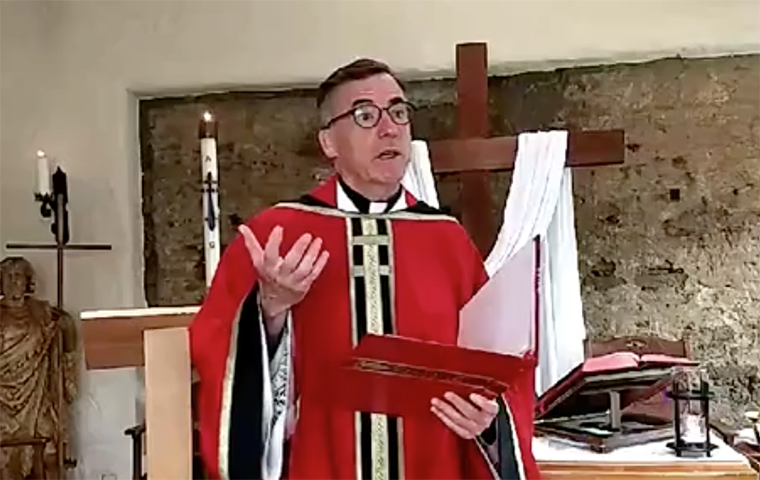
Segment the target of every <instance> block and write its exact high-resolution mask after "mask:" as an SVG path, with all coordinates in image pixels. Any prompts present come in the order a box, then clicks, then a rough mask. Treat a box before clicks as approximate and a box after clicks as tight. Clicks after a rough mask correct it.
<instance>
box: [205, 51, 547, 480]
mask: <svg viewBox="0 0 760 480" xmlns="http://www.w3.org/2000/svg"><path fill="white" fill-rule="evenodd" d="M318 105H319V107H320V116H321V122H322V126H321V129H320V131H319V141H320V145H321V147H322V150H323V152H324V154H325V156H326V157H327V158H329V159H330V161H331V162H332V164H333V167H334V170H335V172H336V173H335V175H334V176H333V177H331V178H330V179H328V180H327V181H326V182H324V183H322V184H321V185H319V186H317V187H316V188H315V189H314V190H313V191H311V192H310V193H309V194H307V195H305V196H304V197H302V198H300V199H298V200H296V201H291V202H283V203H280V204H277V205H274V206H273V207H270V208H268V209H266V210H264V211H263V212H261V213H259V214H258V215H256V216H254V217H253V218H251V219H250V220H248V221H247V222H246V223H245V225H242V226H241V228H240V232H241V234H240V235H239V236H238V237H237V238H235V240H234V241H233V242H232V243H231V244H230V245H229V247H228V248H227V249H226V250H225V252H224V255H223V257H222V260H221V262H220V264H219V267H218V270H217V273H216V275H215V277H214V279H213V283H212V285H211V288H210V290H209V292H208V295H207V297H206V299H205V301H204V303H203V305H202V307H201V310H200V311H199V313H198V315H197V317H196V318H195V319H194V321H193V323H192V325H191V327H190V335H191V354H192V362H193V366H194V368H195V370H196V372H197V373H198V376H199V382H200V384H199V397H198V402H199V405H198V411H199V422H200V451H201V454H202V458H203V462H204V465H205V468H206V470H207V473H208V475H209V476H210V477H212V478H222V479H232V478H235V479H277V478H292V479H298V478H314V479H327V478H330V479H333V478H335V479H400V478H407V479H441V478H450V479H453V478H462V479H464V478H467V479H471V478H472V479H476V478H503V479H509V480H512V479H528V478H530V479H534V478H538V476H539V475H538V469H537V467H536V463H535V460H534V458H533V455H532V452H531V440H532V437H533V423H532V420H533V401H534V393H533V392H534V389H533V376H532V372H530V374H529V375H526V376H525V378H523V379H521V380H519V381H517V382H515V383H514V384H513V385H510V388H509V390H508V391H507V393H505V394H504V395H503V396H502V397H500V398H498V399H497V400H496V401H489V400H486V399H485V398H482V397H479V396H477V395H473V396H472V397H471V398H461V397H458V396H456V395H451V394H447V395H445V396H444V398H435V399H431V404H430V411H429V413H426V414H424V415H411V416H404V417H398V418H397V417H392V416H387V415H384V414H377V413H365V412H352V411H345V410H341V409H338V408H330V407H329V406H326V405H325V404H324V403H323V402H318V401H316V400H315V395H316V393H315V392H319V391H320V387H321V385H323V383H324V379H325V375H329V372H330V366H331V365H333V364H335V363H336V362H338V361H340V359H341V358H344V357H345V356H346V355H348V354H349V353H350V351H351V350H352V349H353V347H355V346H356V345H357V343H358V341H359V340H360V339H361V338H362V336H363V335H365V334H376V335H384V334H393V335H400V336H405V337H412V338H416V339H421V340H426V341H432V342H437V343H444V344H455V343H456V339H457V333H458V318H459V311H460V309H461V308H462V307H463V306H464V305H465V303H467V301H468V300H469V299H470V298H471V297H472V296H473V295H474V294H475V292H477V290H478V289H479V288H480V287H481V286H482V285H483V283H484V282H485V281H486V280H487V275H486V272H485V269H484V266H483V262H482V259H481V258H480V255H479V254H478V252H477V250H476V249H475V248H474V246H473V244H472V242H471V241H470V238H469V237H468V235H467V233H466V232H465V230H464V229H463V228H462V227H461V226H460V224H459V223H458V222H457V221H456V220H455V219H453V218H451V217H449V216H447V215H444V214H443V213H442V212H439V211H437V210H435V209H433V208H432V207H430V206H428V205H426V204H424V203H422V202H419V201H417V200H416V199H415V198H414V197H413V196H412V195H411V194H409V193H408V192H407V191H405V190H404V189H403V188H402V186H401V179H402V178H403V176H404V173H405V171H406V168H407V164H408V162H409V160H410V150H411V128H410V117H411V113H412V110H413V109H412V107H411V105H410V104H409V103H408V101H407V99H406V96H405V93H404V89H403V87H402V85H401V83H400V82H399V81H398V80H397V79H396V77H395V76H394V75H393V73H392V72H391V71H390V70H389V69H388V67H387V66H385V65H384V64H382V63H379V62H376V61H372V60H357V61H355V62H353V63H351V64H349V65H347V66H344V67H342V68H340V69H338V70H337V71H335V72H334V73H333V74H332V75H331V76H330V77H328V79H327V80H326V81H325V82H324V83H323V84H322V85H321V86H320V91H319V98H318ZM260 239H261V241H259V240H260ZM262 245H263V246H262Z"/></svg>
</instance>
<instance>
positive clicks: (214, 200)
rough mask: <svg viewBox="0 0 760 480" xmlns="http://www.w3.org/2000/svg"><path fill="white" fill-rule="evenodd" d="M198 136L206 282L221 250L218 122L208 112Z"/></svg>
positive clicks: (208, 281)
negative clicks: (217, 159)
mask: <svg viewBox="0 0 760 480" xmlns="http://www.w3.org/2000/svg"><path fill="white" fill-rule="evenodd" d="M198 136H199V138H200V142H201V182H202V185H203V244H204V249H203V251H204V255H205V258H204V260H205V264H206V286H207V287H208V286H210V285H211V281H212V280H213V278H214V273H215V272H216V267H217V265H218V264H219V257H220V254H221V241H220V238H219V214H220V209H219V167H218V165H217V161H216V153H217V152H216V139H217V123H216V120H215V119H214V117H213V116H212V115H211V113H209V112H205V113H204V114H203V118H202V119H201V121H200V125H199V129H198Z"/></svg>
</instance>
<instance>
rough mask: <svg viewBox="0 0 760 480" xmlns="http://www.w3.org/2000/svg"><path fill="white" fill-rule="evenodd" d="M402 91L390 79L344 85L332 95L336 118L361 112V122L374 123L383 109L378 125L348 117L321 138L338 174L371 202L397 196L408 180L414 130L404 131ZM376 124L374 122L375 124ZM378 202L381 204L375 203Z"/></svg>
mask: <svg viewBox="0 0 760 480" xmlns="http://www.w3.org/2000/svg"><path fill="white" fill-rule="evenodd" d="M405 101H406V98H405V96H404V93H403V91H402V90H401V87H400V86H399V85H398V83H397V82H396V80H395V79H394V78H393V77H392V76H390V75H387V74H380V75H374V76H372V77H369V78H366V79H363V80H356V81H353V82H349V83H345V84H343V85H341V86H339V87H338V88H336V89H335V91H334V92H333V94H332V98H331V101H330V104H329V105H328V107H330V110H331V114H330V117H331V118H335V117H336V116H338V115H341V114H343V113H346V112H349V111H351V110H352V109H355V108H357V107H362V106H370V108H366V109H365V110H358V111H357V113H356V118H358V119H359V120H360V121H362V120H365V119H370V118H373V117H372V116H373V115H374V114H375V113H376V112H377V110H376V109H375V110H372V109H371V106H372V105H374V106H377V107H380V119H379V122H378V123H377V125H375V126H373V127H370V128H365V127H366V125H365V127H362V126H360V125H358V124H357V122H356V121H355V116H354V115H347V116H344V117H342V118H340V119H339V120H336V121H335V122H333V123H332V124H331V125H330V127H329V128H327V129H325V130H322V131H321V132H320V135H319V140H320V144H321V145H322V149H323V151H324V152H325V154H326V155H327V157H329V158H330V159H332V160H333V161H334V162H335V169H336V171H337V172H338V173H339V174H340V175H341V176H342V177H343V179H344V180H345V181H346V182H347V183H348V184H349V185H350V186H351V187H352V188H354V189H356V190H358V191H359V193H362V194H363V195H365V196H368V197H382V196H385V195H389V194H392V193H394V192H395V191H396V190H397V189H398V187H399V185H400V183H401V179H402V178H403V176H404V173H405V171H406V166H407V164H408V162H409V155H410V150H411V136H412V134H411V126H410V124H409V123H408V122H407V123H406V124H405V125H399V124H398V123H396V122H394V120H393V119H392V118H391V116H394V118H396V119H397V120H399V122H400V123H403V122H401V118H402V115H403V114H402V112H404V111H406V110H405V108H404V105H403V104H402V105H398V104H399V103H400V102H405ZM393 105H396V107H395V109H393V108H392V109H391V111H390V112H389V111H387V110H385V109H387V108H388V107H392V106H393ZM370 123H371V122H370ZM373 199H379V198H373Z"/></svg>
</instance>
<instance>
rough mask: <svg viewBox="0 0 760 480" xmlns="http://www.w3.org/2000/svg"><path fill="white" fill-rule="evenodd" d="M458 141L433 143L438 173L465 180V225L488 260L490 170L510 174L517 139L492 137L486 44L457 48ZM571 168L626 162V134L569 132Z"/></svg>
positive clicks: (491, 232)
mask: <svg viewBox="0 0 760 480" xmlns="http://www.w3.org/2000/svg"><path fill="white" fill-rule="evenodd" d="M456 71H457V77H456V90H457V138H455V139H449V140H440V141H435V142H431V143H430V147H429V148H430V161H431V163H432V166H433V171H434V173H458V174H460V175H461V176H462V184H463V185H462V193H461V198H460V206H461V209H462V223H463V225H464V227H465V228H466V229H467V231H468V232H469V233H470V235H471V236H472V238H473V241H474V242H475V244H476V245H477V247H478V249H479V250H480V252H481V254H482V255H483V256H484V257H485V256H486V255H487V254H488V252H490V250H491V247H492V245H493V242H494V241H495V240H496V231H497V230H496V228H495V225H494V221H493V218H492V217H491V214H490V212H491V209H490V205H491V203H492V199H491V189H490V187H489V184H488V172H493V171H499V170H509V169H512V168H513V167H514V164H515V158H516V156H517V137H516V136H505V137H489V135H490V132H489V130H490V129H489V125H488V55H487V49H486V44H485V43H463V44H459V45H457V47H456ZM568 142H569V144H568V155H567V165H568V166H570V167H592V166H601V165H612V164H620V163H623V161H624V157H625V136H624V132H623V131H622V130H608V131H584V132H569V140H568Z"/></svg>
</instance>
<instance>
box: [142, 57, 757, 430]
mask: <svg viewBox="0 0 760 480" xmlns="http://www.w3.org/2000/svg"><path fill="white" fill-rule="evenodd" d="M453 87H454V85H453V82H452V81H450V80H440V81H425V82H416V83H413V84H412V85H410V96H411V98H412V100H413V101H414V102H415V103H417V104H418V105H419V107H420V109H419V112H418V116H417V118H416V121H415V137H416V138H425V139H429V140H430V139H436V138H445V137H450V136H453V135H454V133H455V105H454V102H455V93H454V89H453ZM310 95H311V94H310V93H309V92H301V91H299V92H283V93H276V94H266V95H264V94H249V93H235V94H225V95H217V96H204V97H201V98H184V99H164V100H154V101H146V102H143V105H142V121H141V130H142V141H143V163H144V169H145V191H144V201H145V205H144V211H145V214H146V255H147V259H148V262H147V271H146V292H147V295H148V299H149V301H150V303H151V304H152V305H181V304H188V303H195V302H198V301H200V299H201V298H202V292H203V281H202V274H203V273H202V272H203V266H202V246H201V240H202V227H201V223H200V216H199V212H200V210H201V199H200V196H199V187H198V185H199V183H198V179H199V177H200V164H199V160H198V154H199V148H198V141H197V139H196V131H197V120H198V118H199V117H200V114H201V113H202V112H203V111H204V109H206V108H211V109H213V111H214V112H215V113H216V114H217V115H218V116H219V118H220V121H221V124H222V125H221V127H220V147H219V163H220V169H221V179H222V180H221V181H222V186H221V208H222V213H223V217H224V218H226V217H227V216H228V215H230V214H233V213H234V214H239V215H241V216H243V217H245V216H247V215H249V214H251V213H254V212H256V211H258V210H259V209H261V208H263V207H264V206H266V205H268V204H271V203H273V202H275V201H277V200H278V199H281V198H288V197H293V196H296V195H297V194H299V193H300V192H302V191H304V190H305V189H308V188H309V187H311V186H312V185H313V184H314V182H315V179H317V178H319V177H320V176H321V175H324V174H325V166H324V164H323V163H321V160H320V159H319V154H318V151H317V149H316V143H315V142H314V134H313V132H314V127H315V125H316V116H315V112H314V111H313V100H312V99H311V97H310ZM758 105H760V58H758V57H757V56H750V57H737V58H719V59H700V60H676V59H672V60H663V61H657V62H652V63H648V64H639V65H615V66H608V67H599V68H584V69H570V70H562V71H557V72H542V73H532V74H524V75H518V76H514V77H506V78H492V79H491V80H490V100H489V116H490V118H491V125H492V129H493V134H495V135H498V134H509V133H513V132H518V131H524V130H531V129H542V128H588V129H605V128H623V129H625V131H626V135H627V158H626V165H625V166H622V167H617V166H616V167H604V168H598V169H594V170H578V171H576V175H575V179H574V183H575V185H574V186H575V193H576V215H577V228H578V236H579V238H578V241H579V255H580V269H581V275H582V277H583V296H584V305H585V313H586V322H587V325H588V327H589V333H590V335H591V337H592V339H603V338H607V337H610V336H615V335H623V334H643V333H654V334H657V335H661V336H664V337H669V338H681V337H686V338H688V339H689V341H690V343H691V345H692V349H693V352H694V355H695V356H696V357H697V358H699V359H701V360H704V361H706V362H707V364H708V366H709V369H710V372H711V374H712V375H713V376H714V378H715V379H716V382H717V387H716V388H717V390H718V391H717V393H718V396H719V401H718V404H717V405H716V413H717V415H718V416H719V417H720V418H722V419H723V420H725V421H728V422H730V423H733V422H734V421H735V420H737V417H738V414H739V413H740V412H741V411H743V410H744V409H745V408H746V406H747V404H748V403H750V402H752V401H754V402H755V403H757V402H759V401H760V391H759V389H758V386H759V385H760V333H759V330H760V313H759V312H760V308H759V307H760V267H758V253H760V245H758V237H760V113H759V112H758ZM438 182H439V183H438V186H439V191H440V195H441V199H442V201H443V203H444V204H445V205H447V206H448V207H450V208H451V210H452V212H453V213H454V214H458V211H459V210H458V208H457V194H458V190H459V183H458V181H457V179H456V178H455V177H451V176H448V177H446V178H440V177H439V178H438ZM491 183H492V185H493V190H494V195H493V196H494V203H493V205H492V206H491V209H492V213H493V215H494V216H495V218H497V219H498V220H497V221H500V218H501V208H502V206H503V204H504V200H505V198H506V194H507V189H508V185H509V174H507V173H504V174H496V175H493V176H492V181H491ZM224 232H225V234H224V235H223V242H226V241H227V240H228V238H229V232H231V227H230V226H229V223H227V224H226V225H225V230H224Z"/></svg>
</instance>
